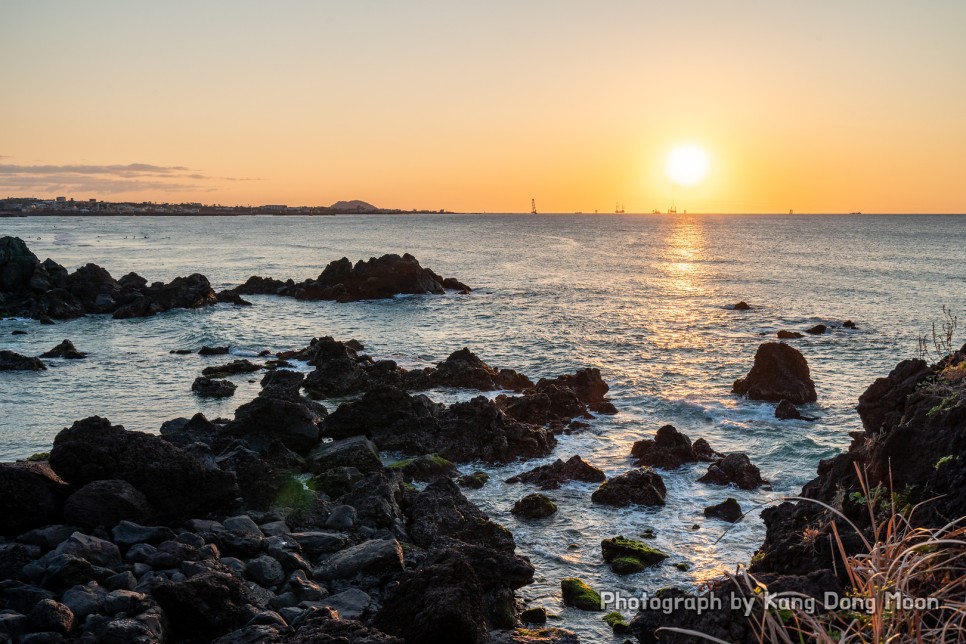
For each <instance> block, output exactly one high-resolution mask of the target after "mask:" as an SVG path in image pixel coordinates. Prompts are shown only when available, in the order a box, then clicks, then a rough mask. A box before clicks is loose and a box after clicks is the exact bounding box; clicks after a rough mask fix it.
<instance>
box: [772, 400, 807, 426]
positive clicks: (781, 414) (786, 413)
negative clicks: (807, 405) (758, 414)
mask: <svg viewBox="0 0 966 644" xmlns="http://www.w3.org/2000/svg"><path fill="white" fill-rule="evenodd" d="M775 418H778V419H780V420H808V421H812V420H816V419H815V418H814V417H812V416H804V415H802V412H800V411H798V409H797V408H796V407H795V405H793V404H791V403H790V402H788V401H787V400H782V401H781V402H779V403H778V406H777V407H775Z"/></svg>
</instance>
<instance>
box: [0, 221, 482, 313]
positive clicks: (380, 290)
mask: <svg viewBox="0 0 966 644" xmlns="http://www.w3.org/2000/svg"><path fill="white" fill-rule="evenodd" d="M447 289H449V290H453V291H457V292H459V293H469V292H470V288H469V287H468V286H466V285H465V284H463V283H462V282H460V281H459V280H457V279H455V278H445V279H444V278H442V277H440V276H439V275H437V274H436V273H434V272H433V271H432V270H430V269H428V268H424V267H422V266H420V264H419V261H417V260H416V258H415V257H413V256H412V255H410V254H408V253H407V254H405V255H403V256H399V255H392V254H390V255H383V256H382V257H379V258H375V257H373V258H371V259H369V260H368V261H359V262H357V263H356V264H355V265H353V264H352V262H350V261H349V260H348V258H345V257H343V258H342V259H340V260H337V261H333V262H331V263H329V264H328V265H327V266H326V267H325V269H323V271H322V273H321V274H320V275H319V276H318V278H316V279H309V280H305V281H304V282H302V283H300V284H297V283H295V282H294V281H293V280H291V279H289V280H287V281H285V282H282V281H280V280H276V279H273V278H263V277H251V278H249V279H248V281H247V282H246V283H245V284H242V285H241V286H238V287H235V288H233V289H226V290H223V291H221V292H220V293H216V292H215V291H214V289H213V288H212V287H211V283H210V282H209V281H208V278H207V277H205V276H204V275H201V274H200V273H194V274H192V275H189V276H187V277H176V278H175V279H173V280H171V282H168V283H167V284H165V283H163V282H154V283H151V284H149V283H148V281H147V280H146V279H145V278H143V277H141V276H140V275H138V274H137V273H129V274H127V275H125V276H124V277H122V278H120V279H114V278H113V277H112V276H111V274H110V273H109V272H107V270H105V269H104V268H101V267H100V266H98V265H97V264H86V265H84V266H82V267H81V268H78V269H77V270H76V271H74V272H72V273H69V272H68V271H67V269H66V268H64V267H63V266H61V265H60V264H58V263H57V262H55V261H54V260H52V259H49V258H48V259H46V260H44V261H43V262H41V261H40V260H39V259H38V258H37V256H36V255H34V254H33V253H32V252H31V251H30V249H29V248H28V247H27V244H26V243H24V241H23V240H22V239H20V238H18V237H9V236H5V237H0V317H8V316H22V317H31V318H34V319H37V320H39V321H41V322H43V323H47V324H50V323H53V320H69V319H72V318H78V317H82V316H84V315H88V314H110V315H112V316H113V317H114V318H116V319H125V318H138V317H150V316H152V315H157V314H158V313H163V312H165V311H170V310H172V309H197V308H202V307H206V306H212V305H214V304H217V303H219V302H225V303H229V304H235V305H238V306H249V305H250V302H247V301H246V300H245V299H243V298H242V297H241V296H242V295H250V294H265V295H280V296H289V297H295V298H297V299H301V300H333V301H337V302H353V301H357V300H374V299H383V298H389V297H393V296H395V295H400V294H417V295H421V294H434V295H440V294H443V293H445V292H446V290H447Z"/></svg>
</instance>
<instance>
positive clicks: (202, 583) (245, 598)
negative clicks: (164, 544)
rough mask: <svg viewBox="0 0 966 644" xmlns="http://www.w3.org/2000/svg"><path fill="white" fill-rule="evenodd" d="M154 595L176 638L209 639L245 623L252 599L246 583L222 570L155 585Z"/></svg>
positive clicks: (253, 601)
mask: <svg viewBox="0 0 966 644" xmlns="http://www.w3.org/2000/svg"><path fill="white" fill-rule="evenodd" d="M151 596H152V597H153V598H154V600H155V601H157V602H158V604H160V605H161V608H162V609H163V610H164V614H165V615H166V616H167V618H168V621H169V623H170V624H171V628H172V634H173V635H174V637H176V638H178V639H187V638H199V637H204V638H205V639H206V640H211V639H213V638H216V637H218V636H220V635H224V634H226V633H228V632H230V631H233V630H235V629H237V628H241V627H242V626H244V625H245V623H246V622H247V621H248V619H249V618H250V617H251V613H250V611H249V610H246V609H247V608H248V605H249V604H252V603H255V601H256V600H255V598H254V597H253V596H252V593H251V591H250V590H249V589H248V588H247V586H246V585H245V582H244V581H243V580H242V579H240V578H239V577H236V576H234V575H230V574H227V573H223V572H205V573H201V574H198V575H195V576H194V577H191V578H190V579H187V580H185V581H181V582H175V581H164V582H161V583H159V584H158V585H156V586H155V587H154V588H153V589H152V591H151Z"/></svg>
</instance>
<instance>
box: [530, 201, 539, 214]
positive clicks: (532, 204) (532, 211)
mask: <svg viewBox="0 0 966 644" xmlns="http://www.w3.org/2000/svg"><path fill="white" fill-rule="evenodd" d="M530 214H531V215H535V214H537V200H536V199H531V200H530Z"/></svg>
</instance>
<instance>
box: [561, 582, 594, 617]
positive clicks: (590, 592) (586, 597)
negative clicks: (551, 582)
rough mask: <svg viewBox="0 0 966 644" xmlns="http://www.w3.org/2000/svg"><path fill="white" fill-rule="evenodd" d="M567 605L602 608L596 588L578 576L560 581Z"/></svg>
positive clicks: (589, 608)
mask: <svg viewBox="0 0 966 644" xmlns="http://www.w3.org/2000/svg"><path fill="white" fill-rule="evenodd" d="M560 591H561V593H562V594H563V602H564V605H565V606H573V607H574V608H579V609H580V610H589V611H596V610H600V609H601V608H600V595H599V594H598V593H597V591H596V590H594V589H593V588H591V587H590V586H588V585H587V584H585V583H584V582H583V581H581V580H580V579H577V578H576V577H568V578H567V579H564V580H562V581H561V582H560Z"/></svg>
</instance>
